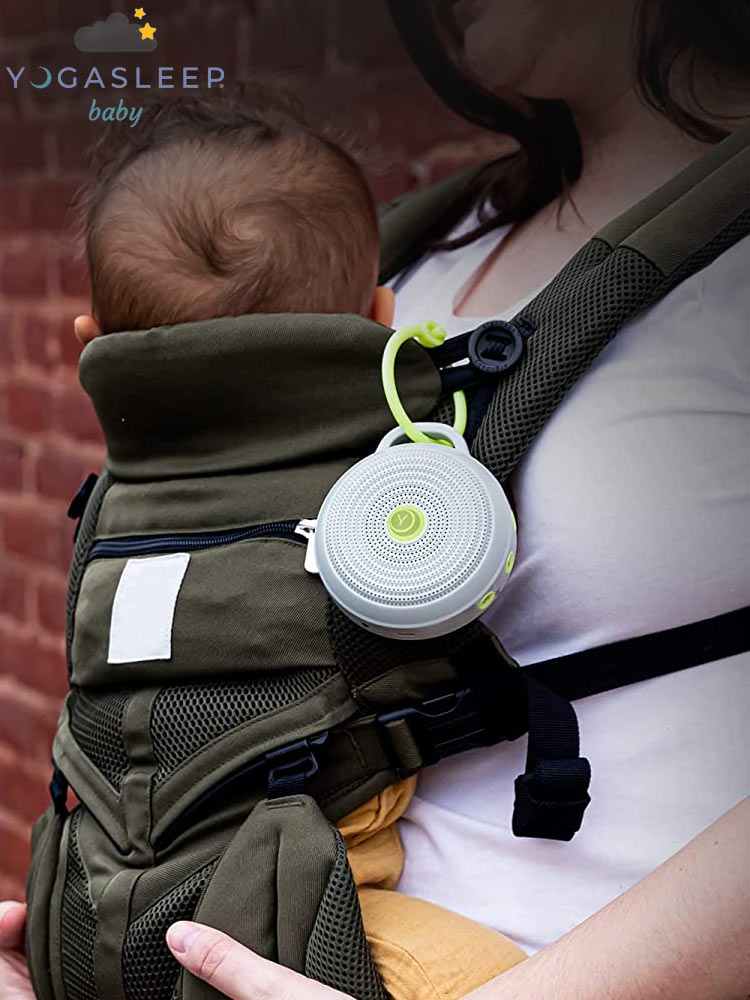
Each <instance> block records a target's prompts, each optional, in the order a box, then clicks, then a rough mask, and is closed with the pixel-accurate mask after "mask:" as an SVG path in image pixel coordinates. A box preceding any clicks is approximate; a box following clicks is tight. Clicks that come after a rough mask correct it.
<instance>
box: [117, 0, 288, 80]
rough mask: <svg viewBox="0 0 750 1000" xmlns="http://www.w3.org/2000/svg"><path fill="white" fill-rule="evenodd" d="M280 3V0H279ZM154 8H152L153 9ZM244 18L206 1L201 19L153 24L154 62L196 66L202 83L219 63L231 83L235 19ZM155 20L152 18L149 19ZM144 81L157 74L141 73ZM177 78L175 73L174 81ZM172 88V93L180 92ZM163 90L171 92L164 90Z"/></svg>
mask: <svg viewBox="0 0 750 1000" xmlns="http://www.w3.org/2000/svg"><path fill="white" fill-rule="evenodd" d="M281 2H283V0H281ZM154 9H155V8H154ZM240 17H244V11H242V12H240V11H237V10H234V11H232V10H226V9H224V10H218V11H215V10H211V7H210V6H209V5H208V4H206V5H204V6H203V16H202V17H201V18H200V19H196V18H189V19H187V20H185V19H182V18H181V19H180V21H179V23H177V24H174V23H173V22H172V23H170V24H169V25H158V24H157V25H156V27H157V32H156V38H157V41H158V43H159V49H158V52H157V53H156V54H157V55H158V59H157V61H156V63H155V65H161V66H175V67H178V66H179V67H181V66H197V67H198V68H199V73H198V82H199V83H201V84H202V85H205V83H206V69H207V67H208V66H219V67H221V69H223V70H224V82H225V83H230V82H231V81H232V80H234V79H236V78H237V55H238V48H239V45H238V41H237V38H238V18H240ZM151 23H152V24H154V23H155V17H154V21H152V22H151ZM143 76H144V80H147V81H148V80H150V81H151V82H156V74H149V75H147V74H146V73H145V72H144V74H143ZM178 79H179V77H178V76H177V75H176V74H175V76H174V78H173V82H174V83H176V82H177V81H178ZM181 92H182V91H181V90H178V89H177V88H175V90H174V91H171V93H181ZM148 93H149V92H148V91H147V90H142V91H138V92H135V91H133V93H132V94H131V97H134V98H135V99H136V100H137V99H138V98H139V97H140V98H141V100H142V99H143V95H144V94H146V95H147V94H148ZM166 93H170V91H167V92H166ZM186 93H187V94H190V93H195V91H193V90H188V91H186Z"/></svg>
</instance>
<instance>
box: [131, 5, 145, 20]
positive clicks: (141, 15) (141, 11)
mask: <svg viewBox="0 0 750 1000" xmlns="http://www.w3.org/2000/svg"><path fill="white" fill-rule="evenodd" d="M145 16H146V11H145V10H144V9H143V7H138V8H137V10H136V11H135V13H134V14H133V17H137V18H138V20H139V21H140V20H141V19H142V18H144V17H145Z"/></svg>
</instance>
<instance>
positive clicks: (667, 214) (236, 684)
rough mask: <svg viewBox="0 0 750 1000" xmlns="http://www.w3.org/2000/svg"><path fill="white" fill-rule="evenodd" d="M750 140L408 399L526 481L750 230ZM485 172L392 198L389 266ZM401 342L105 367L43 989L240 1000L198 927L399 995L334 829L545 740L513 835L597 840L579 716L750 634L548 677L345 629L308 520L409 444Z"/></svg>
mask: <svg viewBox="0 0 750 1000" xmlns="http://www.w3.org/2000/svg"><path fill="white" fill-rule="evenodd" d="M749 140H750V132H748V131H745V132H744V133H738V134H735V135H734V136H731V137H730V138H728V139H727V140H725V141H724V142H723V143H722V144H721V145H719V146H718V147H716V148H715V149H713V150H712V151H711V152H709V153H708V155H707V156H705V157H704V158H703V159H702V160H701V161H700V162H698V163H696V164H694V165H692V166H691V167H690V168H688V169H687V170H686V171H684V172H683V173H682V174H681V175H679V176H678V177H677V178H675V179H674V180H672V181H671V182H670V183H668V184H667V185H666V186H664V187H663V188H661V189H660V190H659V191H657V192H656V193H655V194H653V195H652V196H650V197H648V198H646V199H645V201H643V202H642V203H640V204H639V205H637V206H636V207H635V208H633V209H632V210H630V211H628V212H627V213H625V215H623V216H622V217H620V218H619V219H617V220H616V221H614V222H613V223H611V224H610V225H609V226H607V227H606V228H605V229H604V230H603V231H602V232H601V233H599V234H598V235H597V236H596V237H595V238H594V239H592V240H591V241H590V242H589V243H588V244H587V245H586V246H585V247H584V248H583V249H582V250H581V251H580V252H579V253H578V254H577V255H576V256H575V257H574V258H573V260H572V261H571V262H570V263H569V264H568V265H567V266H566V267H565V268H564V269H563V271H562V272H561V273H560V274H559V275H558V276H557V278H556V279H555V280H553V281H552V283H551V284H550V285H549V286H548V287H547V288H546V289H545V290H544V291H543V292H542V293H541V294H539V295H538V296H537V297H536V298H535V299H534V301H533V302H531V303H530V304H529V305H528V306H527V307H525V308H524V309H523V310H522V312H521V314H520V315H519V316H517V317H516V319H515V320H514V321H513V322H512V323H510V324H498V325H497V327H496V328H495V329H494V330H493V331H490V332H491V334H492V335H491V336H488V337H485V338H483V339H482V338H480V339H479V340H478V339H477V338H476V337H475V338H473V339H472V338H471V337H469V336H468V335H467V336H465V337H459V338H457V339H456V340H451V341H450V342H448V343H447V344H445V345H443V346H442V347H440V348H437V349H436V350H434V351H426V350H424V349H423V348H422V347H420V346H419V345H418V344H417V343H416V342H413V341H412V342H411V343H409V344H407V345H406V346H405V347H404V348H403V351H402V356H401V358H400V360H399V373H398V378H399V385H400V387H401V390H402V394H403V397H404V401H405V404H406V405H407V407H408V409H409V412H411V413H412V414H414V415H415V416H416V417H417V418H419V419H426V418H428V417H430V416H433V417H434V415H435V414H436V413H437V414H438V415H439V416H442V417H443V419H445V418H447V417H448V416H449V410H450V405H449V400H450V397H451V394H452V393H453V392H454V391H455V390H456V389H457V388H461V389H463V390H465V391H466V392H467V395H468V398H469V426H468V431H467V437H468V438H469V440H470V441H471V442H472V449H473V454H474V455H475V456H476V457H477V458H479V459H480V460H481V462H482V463H484V465H486V467H487V468H488V469H489V470H490V471H491V472H492V473H493V474H494V475H495V476H496V477H497V479H498V480H500V481H501V482H504V481H506V480H507V479H508V477H509V476H510V474H511V472H512V471H513V469H514V468H515V466H516V465H517V463H518V462H519V460H520V459H521V457H522V456H523V454H524V453H525V451H526V450H527V448H528V447H529V445H530V444H531V442H532V441H533V439H534V437H535V436H536V434H537V433H538V432H539V431H540V429H541V428H542V427H543V425H544V423H545V421H546V420H547V419H548V417H549V416H550V415H551V413H552V412H553V411H554V409H555V407H556V406H557V405H558V404H559V403H560V401H561V400H562V399H563V397H564V396H565V394H566V393H567V392H568V390H569V389H570V388H571V386H572V385H573V384H574V383H575V381H576V380H577V379H578V378H579V377H581V376H582V375H583V374H584V372H585V371H586V369H587V368H588V366H589V365H590V364H591V363H592V361H593V360H594V358H595V357H596V356H597V354H598V353H599V352H600V351H601V350H602V349H603V348H604V347H605V346H606V345H607V343H608V342H609V341H610V340H611V339H612V338H613V337H614V336H615V334H616V333H617V331H618V330H619V329H620V328H621V327H622V326H623V325H624V324H625V323H626V322H627V321H628V320H629V319H630V318H631V317H632V316H634V315H635V314H636V313H638V312H639V311H640V310H642V309H644V308H646V307H648V306H649V305H651V304H652V303H654V302H655V301H656V300H657V299H659V298H660V297H661V296H663V295H664V294H666V293H667V292H668V291H669V290H670V289H672V288H674V287H675V286H676V285H677V284H678V283H679V282H681V281H682V280H684V279H685V278H687V277H688V276H689V275H691V274H693V273H695V272H696V271H698V270H699V269H701V268H702V267H704V266H706V265H707V264H708V263H710V262H711V261H712V260H714V259H715V258H716V257H717V256H718V255H719V254H721V253H722V252H723V251H724V250H726V249H727V248H728V247H730V246H731V245H732V244H734V243H735V242H736V241H738V240H740V239H742V238H743V237H744V236H745V235H746V234H748V232H750V141H749ZM461 183H462V179H461V178H459V179H455V178H454V179H452V180H450V181H448V182H445V183H444V184H442V185H440V186H438V187H437V188H434V189H432V190H430V191H426V192H423V193H420V194H417V195H415V196H412V197H410V198H406V199H404V200H402V201H400V202H396V203H394V205H392V206H390V207H389V208H388V209H387V210H386V211H385V213H384V219H383V230H384V233H383V242H384V252H383V257H384V259H383V271H384V277H385V278H388V277H390V276H392V275H394V274H395V273H397V272H398V271H400V270H401V269H402V268H403V267H404V266H406V265H408V264H409V263H410V262H411V261H413V260H414V259H415V258H416V257H418V256H419V254H420V253H421V252H422V250H423V235H424V232H425V229H426V223H429V222H432V221H434V219H435V217H436V215H437V214H438V213H439V212H441V211H442V210H443V209H444V208H445V206H447V205H448V204H449V203H450V201H451V199H452V198H453V197H454V195H455V192H456V188H457V185H459V184H461ZM426 318H428V317H426ZM389 335H390V331H387V330H385V329H384V328H382V327H380V326H378V325H376V324H374V323H372V322H370V321H368V320H365V319H362V318H359V317H355V316H335V317H332V316H316V315H310V316H306V315H295V316H286V315H280V316H248V317H242V318H238V319H235V318H229V319H218V320H212V321H209V322H205V323H197V324H187V325H184V326H180V327H173V328H163V329H156V330H149V331H146V332H136V333H123V334H118V335H116V336H112V337H104V338H101V339H99V340H97V341H96V342H94V343H93V344H91V345H90V346H89V347H87V348H86V350H85V351H84V354H83V357H82V360H81V379H82V382H83V385H84V387H85V388H86V390H87V391H88V392H89V394H90V395H91V397H92V399H93V400H94V403H95V406H96V409H97V412H98V414H99V417H100V420H101V423H102V426H103V428H104V432H105V435H106V440H107V447H108V457H107V464H106V469H105V471H104V472H102V474H101V475H100V476H99V477H98V478H97V477H90V479H89V481H87V483H86V484H84V487H83V488H82V490H81V492H80V493H79V495H78V496H77V497H76V499H75V500H74V502H73V504H72V506H71V515H72V516H73V517H75V518H77V519H79V525H78V529H77V541H76V546H75V553H74V557H73V563H72V568H71V572H70V591H69V598H68V607H67V611H68V629H67V653H68V665H69V671H70V685H71V690H70V694H69V695H68V698H67V700H66V702H65V705H64V707H63V710H62V713H61V717H60V722H59V727H58V731H57V736H56V738H55V743H54V777H53V781H52V784H51V791H52V800H53V801H52V805H51V806H50V808H49V809H48V811H47V812H46V813H45V814H44V816H43V817H42V818H41V819H40V820H39V821H38V823H37V825H36V827H35V830H34V836H33V862H32V869H31V873H30V876H29V882H28V898H29V919H28V940H27V953H28V960H29V965H30V968H31V974H32V979H33V983H34V989H35V991H36V995H37V997H38V998H39V1000H203V998H209V997H215V996H217V994H216V992H215V991H214V990H213V989H212V988H210V987H208V986H206V985H205V984H204V983H202V982H199V981H197V980H196V979H194V978H192V977H191V976H188V975H186V974H183V973H182V972H181V970H180V969H179V967H178V965H177V964H176V962H175V961H174V960H173V959H172V957H171V956H170V954H169V952H168V951H167V948H166V945H165V943H164V935H165V932H166V930H167V928H168V926H169V925H170V924H171V923H172V922H173V921H175V920H179V919H195V920H198V921H201V922H204V923H207V924H210V925H212V926H214V927H217V928H220V929H222V930H224V931H226V932H228V933H230V934H231V935H232V936H233V937H235V938H237V939H238V940H240V941H241V942H243V943H244V944H246V945H248V946H249V947H250V948H252V949H254V950H255V951H257V952H259V953H260V954H262V955H265V956H267V957H268V958H270V959H273V960H275V961H278V962H281V963H283V964H284V965H286V966H288V967H290V968H292V969H295V970H297V971H299V972H303V973H305V974H306V975H308V976H310V977H312V978H314V979H317V980H319V981H321V982H323V983H326V984H328V985H330V986H333V987H335V988H337V989H340V990H342V991H343V992H345V993H347V994H350V995H352V996H354V997H357V998H359V1000H377V998H381V997H384V996H385V993H384V990H383V987H382V985H381V983H380V981H379V978H378V975H377V972H376V971H375V968H374V966H373V964H372V961H371V958H370V955H369V951H368V946H367V942H366V940H365V937H364V933H363V929H362V923H361V918H360V913H359V906H358V901H357V896H356V891H355V887H354V884H353V880H352V876H351V872H350V869H349V865H348V861H347V857H346V852H345V849H344V845H343V843H342V840H341V837H340V835H339V834H338V832H337V831H336V829H335V828H334V826H333V825H332V824H333V823H335V822H336V821H338V820H339V819H341V818H342V817H343V816H344V815H346V814H347V813H348V812H350V811H351V810H353V809H354V808H356V807H357V806H359V805H360V804H362V803H363V802H365V801H366V800H367V799H368V798H370V797H371V796H373V795H374V794H375V793H377V792H378V791H380V790H382V789H384V788H385V787H387V786H388V785H390V784H392V783H394V782H395V781H397V780H399V779H401V778H403V777H405V776H408V775H412V774H415V773H417V772H419V771H420V770H421V769H422V768H424V767H426V766H428V765H430V764H432V763H434V762H436V761H438V760H440V759H441V758H444V757H447V756H449V755H451V754H455V753H459V752H461V751H463V750H466V749H469V748H472V747H477V746H482V745H491V744H495V743H498V742H500V741H503V740H514V739H517V738H519V737H520V736H521V735H523V734H525V733H528V734H529V748H528V760H527V767H526V772H525V773H524V774H523V775H521V776H520V777H519V778H518V781H517V784H516V804H515V814H514V817H513V827H514V831H515V832H516V834H517V835H519V836H531V837H550V838H557V839H561V840H567V839H570V838H571V837H572V836H573V835H574V833H575V832H576V831H577V829H578V828H579V826H580V824H581V821H582V818H583V813H584V810H585V808H586V805H587V803H588V801H589V798H588V785H589V777H590V769H589V764H588V761H586V760H585V758H582V757H581V756H580V753H579V745H578V730H577V725H576V720H575V714H574V711H573V708H572V706H571V701H572V700H575V699H577V698H581V697H585V696H587V695H590V694H593V693H595V692H598V691H603V690H607V689H610V688H614V687H617V686H620V685H623V684H628V683H632V682H634V681H637V680H641V679H644V678H646V677H652V676H656V675H658V674H663V673H667V672H670V671H673V670H679V669H682V668H685V667H689V666H692V665H695V664H698V663H702V662H708V661H711V660H714V659H719V658H721V657H723V656H728V655H732V654H734V653H737V652H740V651H742V650H744V649H745V648H746V641H747V635H748V628H747V626H748V615H747V609H740V610H738V611H735V612H732V613H730V614H726V615H724V616H722V617H720V618H716V619H713V620H711V621H707V622H698V623H693V624H691V625H688V626H685V627H684V628H679V629H674V630H671V631H668V632H664V633H660V634H658V635H646V636H642V637H639V638H635V639H631V640H628V641H626V642H621V643H617V644H614V645H611V646H607V647H603V648H599V649H592V650H588V651H585V652H582V653H580V654H575V655H572V656H566V657H563V658H561V659H559V660H554V661H550V662H547V663H540V664H536V665H533V666H530V667H524V668H519V667H518V666H517V664H515V663H514V662H513V661H512V660H511V658H510V657H509V656H508V655H507V654H506V653H505V652H504V650H503V648H502V646H501V645H500V643H499V642H498V641H497V640H495V639H494V638H492V637H491V636H490V635H489V633H488V632H487V631H486V630H485V629H484V628H483V627H482V625H481V621H479V622H475V623H473V624H470V625H468V626H465V627H464V628H462V629H460V630H459V631H456V632H453V633H451V634H450V635H446V636H442V637H440V638H431V639H426V640H420V641H412V642H405V641H399V640H396V639H388V638H383V637H381V636H378V635H374V634H372V633H370V632H367V631H365V630H364V629H361V628H359V627H358V626H357V625H356V624H354V623H353V622H352V621H351V620H350V619H349V618H347V617H346V616H345V615H343V614H342V613H341V612H340V611H339V610H338V608H337V607H336V606H335V605H334V604H333V603H332V602H331V601H330V600H329V598H328V596H327V594H326V592H325V590H324V588H323V586H322V584H321V582H320V580H319V578H318V577H316V576H314V575H312V574H310V573H307V572H305V569H304V566H303V564H304V559H305V544H306V542H307V537H306V536H307V535H308V534H309V529H308V527H307V526H306V524H305V521H306V519H309V518H314V517H315V515H316V514H317V512H318V510H319V509H320V505H321V503H322V501H323V499H324V497H325V496H326V494H327V492H328V491H329V489H330V488H331V487H332V486H333V484H334V483H336V482H337V480H338V479H339V478H340V477H341V476H342V475H343V474H344V473H345V472H346V471H347V470H348V469H349V468H350V467H351V466H352V465H353V464H354V463H355V462H356V461H358V460H359V459H361V458H362V457H363V456H365V455H367V454H369V453H370V452H371V451H372V450H373V448H374V447H375V445H376V444H377V442H378V440H379V438H381V437H382V436H383V435H384V434H386V432H388V431H389V430H390V429H391V427H392V423H393V421H392V418H391V415H390V413H389V410H388V408H387V406H386V404H385V400H384V398H383V392H382V387H381V384H380V379H379V367H380V359H381V354H382V352H383V349H384V346H385V344H386V341H387V339H388V337H389ZM706 335H707V336H710V335H711V331H710V330H707V331H706ZM467 359H468V360H467ZM459 361H463V362H465V363H463V364H457V362H459ZM519 532H520V538H521V545H523V525H520V526H519ZM154 566H156V572H154ZM144 567H145V568H144ZM139 616H140V618H139ZM146 618H149V619H151V618H153V621H151V625H150V627H149V628H148V629H147V630H143V631H142V630H141V629H140V628H139V626H138V622H139V620H140V621H143V620H145V619H146ZM153 622H157V623H159V622H161V623H162V625H161V628H159V627H156V626H154V624H153ZM594 764H595V762H594ZM70 788H72V789H73V790H74V792H75V795H76V797H77V804H75V806H72V802H71V797H70V795H69V789H70ZM71 806H72V807H71ZM69 807H70V808H69Z"/></svg>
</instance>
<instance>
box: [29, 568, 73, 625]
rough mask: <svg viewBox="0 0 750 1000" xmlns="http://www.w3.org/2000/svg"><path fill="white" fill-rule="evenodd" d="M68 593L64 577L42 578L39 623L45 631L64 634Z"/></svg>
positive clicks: (37, 594) (38, 594) (38, 592)
mask: <svg viewBox="0 0 750 1000" xmlns="http://www.w3.org/2000/svg"><path fill="white" fill-rule="evenodd" d="M66 595H67V585H66V582H65V580H64V579H63V578H60V579H59V580H40V582H39V584H38V585H37V588H36V604H37V617H38V619H39V624H40V625H41V626H42V628H43V629H44V630H45V631H47V632H52V633H54V634H56V635H64V633H65V598H66Z"/></svg>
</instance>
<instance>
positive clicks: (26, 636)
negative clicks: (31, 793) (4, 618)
mask: <svg viewBox="0 0 750 1000" xmlns="http://www.w3.org/2000/svg"><path fill="white" fill-rule="evenodd" d="M0 649H1V650H2V656H3V673H4V676H6V677H8V678H11V677H12V678H15V679H16V680H17V681H18V682H19V683H20V684H24V685H26V687H27V688H29V689H33V690H34V691H37V692H41V693H42V694H45V695H48V696H49V697H50V698H53V699H54V703H55V704H56V703H57V701H59V700H61V699H62V698H64V697H65V693H66V691H67V689H68V669H67V665H66V661H65V645H64V641H63V637H62V636H58V637H57V638H46V639H42V638H41V637H40V636H39V635H36V634H30V633H29V632H28V630H20V631H19V630H18V629H17V628H14V627H13V626H12V625H11V624H10V623H8V622H6V624H5V625H4V627H3V631H2V634H0ZM2 738H3V739H5V735H4V734H2Z"/></svg>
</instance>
